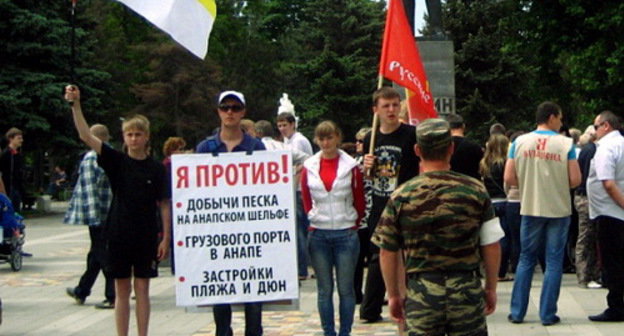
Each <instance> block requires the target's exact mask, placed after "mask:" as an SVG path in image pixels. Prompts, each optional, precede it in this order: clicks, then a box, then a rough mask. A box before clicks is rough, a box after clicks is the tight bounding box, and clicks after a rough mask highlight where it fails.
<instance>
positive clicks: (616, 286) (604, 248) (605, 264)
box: [596, 216, 624, 314]
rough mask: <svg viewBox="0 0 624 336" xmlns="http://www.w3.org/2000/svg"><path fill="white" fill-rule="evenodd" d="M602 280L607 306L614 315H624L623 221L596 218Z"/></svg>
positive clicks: (605, 217) (611, 218)
mask: <svg viewBox="0 0 624 336" xmlns="http://www.w3.org/2000/svg"><path fill="white" fill-rule="evenodd" d="M596 223H597V224H598V242H599V245H600V253H601V256H602V269H603V272H604V280H605V284H606V285H607V288H608V289H609V293H608V294H607V304H608V306H609V309H610V310H614V313H618V314H624V221H622V220H619V219H616V218H613V217H608V216H598V217H596Z"/></svg>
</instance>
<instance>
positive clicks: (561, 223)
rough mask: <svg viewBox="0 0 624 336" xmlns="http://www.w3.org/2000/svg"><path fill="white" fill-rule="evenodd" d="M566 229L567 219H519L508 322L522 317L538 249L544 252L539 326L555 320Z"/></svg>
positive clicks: (568, 223) (568, 218) (532, 217)
mask: <svg viewBox="0 0 624 336" xmlns="http://www.w3.org/2000/svg"><path fill="white" fill-rule="evenodd" d="M569 228H570V217H569V216H568V217H561V218H546V217H534V216H522V223H521V226H520V241H521V243H520V245H521V246H522V250H521V252H520V262H519V264H518V268H517V269H516V279H515V281H514V286H513V291H512V292H511V318H512V319H513V320H516V321H522V320H523V319H524V316H525V315H526V311H527V306H528V304H529V292H530V291H531V281H532V280H533V270H534V269H535V263H536V261H537V256H538V254H539V249H540V247H541V246H545V248H546V251H545V252H546V271H545V273H544V283H543V286H542V294H541V296H540V304H539V316H540V320H541V321H542V323H551V322H553V321H554V320H555V319H556V317H555V315H556V313H557V300H558V299H559V290H560V289H561V275H562V272H563V254H564V249H565V245H566V241H567V239H568V229H569Z"/></svg>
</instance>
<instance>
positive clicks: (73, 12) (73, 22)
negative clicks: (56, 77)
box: [69, 0, 78, 83]
mask: <svg viewBox="0 0 624 336" xmlns="http://www.w3.org/2000/svg"><path fill="white" fill-rule="evenodd" d="M77 1H78V0H72V7H71V55H70V57H69V68H70V69H69V71H70V72H69V77H70V79H71V82H72V83H75V81H76V78H75V77H76V74H75V71H74V68H75V62H76V19H75V17H76V2H77Z"/></svg>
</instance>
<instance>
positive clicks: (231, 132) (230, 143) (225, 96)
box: [196, 91, 265, 336]
mask: <svg viewBox="0 0 624 336" xmlns="http://www.w3.org/2000/svg"><path fill="white" fill-rule="evenodd" d="M217 103H218V107H217V113H218V114H219V118H220V119H221V128H220V130H219V133H217V134H215V135H213V136H211V137H208V138H207V139H205V140H204V141H202V142H201V143H199V145H197V150H196V152H197V153H213V154H216V153H225V152H248V153H249V152H253V151H255V150H264V149H265V147H264V145H263V144H262V142H261V141H260V140H258V139H256V138H253V137H251V136H249V135H247V134H245V133H244V132H243V131H242V129H241V126H240V122H241V120H242V119H243V118H244V117H245V114H246V110H245V97H244V96H243V94H242V93H240V92H237V91H224V92H222V93H221V94H220V95H219V99H218V102H217ZM213 315H214V320H215V324H216V327H217V331H216V335H217V336H230V335H232V334H233V333H232V328H231V327H230V325H231V323H232V308H231V305H229V304H217V305H214V306H213ZM245 335H246V336H261V335H262V303H261V302H249V303H245Z"/></svg>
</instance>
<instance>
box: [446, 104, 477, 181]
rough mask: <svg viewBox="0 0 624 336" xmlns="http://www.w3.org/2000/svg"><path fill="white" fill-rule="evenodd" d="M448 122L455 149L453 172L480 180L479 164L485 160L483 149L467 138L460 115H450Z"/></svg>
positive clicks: (452, 164) (447, 117) (464, 125)
mask: <svg viewBox="0 0 624 336" xmlns="http://www.w3.org/2000/svg"><path fill="white" fill-rule="evenodd" d="M446 120H447V121H448V122H449V124H450V125H451V134H452V136H453V143H454V144H455V149H454V152H453V156H452V157H451V170H452V171H456V172H458V173H462V174H465V175H468V176H470V177H473V178H476V179H480V178H481V175H479V162H481V159H482V158H483V149H482V148H481V146H479V145H478V144H477V143H476V142H474V141H472V140H470V139H468V138H466V135H465V134H464V133H465V132H466V123H465V122H464V118H462V116H460V115H459V114H449V115H448V116H446Z"/></svg>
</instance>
